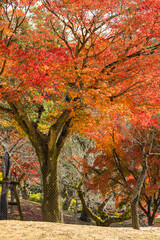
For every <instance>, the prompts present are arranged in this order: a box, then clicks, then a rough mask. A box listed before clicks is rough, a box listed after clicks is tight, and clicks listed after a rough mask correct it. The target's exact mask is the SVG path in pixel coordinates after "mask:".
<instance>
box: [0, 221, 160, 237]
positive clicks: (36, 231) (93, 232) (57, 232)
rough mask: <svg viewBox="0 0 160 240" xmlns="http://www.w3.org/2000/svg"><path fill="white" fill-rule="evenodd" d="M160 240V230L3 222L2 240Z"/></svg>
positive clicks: (0, 231)
mask: <svg viewBox="0 0 160 240" xmlns="http://www.w3.org/2000/svg"><path fill="white" fill-rule="evenodd" d="M23 239H24V240H52V239H53V240H160V228H158V227H157V228H155V227H154V228H142V229H141V230H140V231H138V230H134V229H132V228H111V227H109V228H106V227H96V226H86V225H83V226H82V225H72V224H59V223H46V222H32V221H30V222H22V221H15V220H8V221H1V225H0V240H23Z"/></svg>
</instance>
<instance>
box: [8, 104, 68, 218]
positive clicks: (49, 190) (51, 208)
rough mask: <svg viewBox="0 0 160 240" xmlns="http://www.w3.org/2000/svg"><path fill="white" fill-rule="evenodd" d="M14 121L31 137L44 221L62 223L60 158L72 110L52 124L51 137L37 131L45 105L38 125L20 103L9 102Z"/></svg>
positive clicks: (65, 112)
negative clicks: (35, 155) (39, 178)
mask: <svg viewBox="0 0 160 240" xmlns="http://www.w3.org/2000/svg"><path fill="white" fill-rule="evenodd" d="M8 104H9V105H10V108H11V109H12V113H13V115H14V118H15V120H16V121H17V122H18V123H19V125H20V126H21V128H22V129H23V130H24V131H25V133H26V134H27V135H28V137H29V139H30V141H31V143H32V146H33V147H34V149H35V150H36V153H37V156H38V159H39V163H40V167H41V173H42V180H43V199H42V219H43V221H48V222H62V210H61V202H60V190H59V181H58V156H59V154H60V151H61V149H62V147H63V145H64V143H65V140H66V138H67V136H68V134H69V130H70V122H71V118H70V117H69V116H70V110H67V109H66V110H64V111H63V112H62V113H61V115H60V116H59V117H58V118H57V120H56V122H55V123H54V124H53V125H51V127H50V129H49V132H48V134H44V133H42V132H40V131H39V130H38V124H39V122H40V118H41V115H42V112H43V111H44V108H43V106H41V108H39V115H38V119H37V121H36V122H33V121H31V120H30V118H29V116H28V114H27V112H26V110H25V108H24V106H23V104H22V102H21V101H13V102H9V101H8Z"/></svg>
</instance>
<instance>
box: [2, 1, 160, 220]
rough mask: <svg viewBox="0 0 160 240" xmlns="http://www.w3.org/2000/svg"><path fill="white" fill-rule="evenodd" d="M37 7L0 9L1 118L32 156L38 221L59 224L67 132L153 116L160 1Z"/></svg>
mask: <svg viewBox="0 0 160 240" xmlns="http://www.w3.org/2000/svg"><path fill="white" fill-rule="evenodd" d="M35 4H36V1H32V0H25V1H16V0H10V1H1V5H0V8H1V16H0V19H1V25H0V27H1V30H0V31H1V35H0V38H1V39H0V47H1V48H0V56H1V58H0V64H1V70H0V72H1V78H0V80H1V88H0V95H1V98H2V99H3V101H2V104H1V105H0V110H1V111H3V112H5V113H6V114H10V115H11V116H12V117H14V118H15V120H16V121H17V122H18V124H19V125H20V127H21V128H22V129H23V131H24V132H25V133H26V135H27V136H28V137H29V139H30V141H31V143H32V145H33V147H34V148H35V150H36V153H37V156H38V159H39V163H40V168H41V173H42V178H43V203H42V217H43V220H44V221H55V222H61V221H62V212H61V207H60V191H59V183H58V156H59V154H60V151H61V149H62V147H63V145H64V142H65V140H66V138H67V136H68V135H69V132H70V129H71V128H73V129H76V130H81V123H83V122H84V119H85V122H86V124H88V123H89V122H92V124H93V122H94V119H93V117H94V116H95V115H98V114H99V115H101V117H104V116H103V114H102V112H103V113H105V114H106V116H109V114H110V110H111V109H112V112H114V114H115V116H116V115H117V111H119V112H120V114H124V113H125V110H126V109H128V108H129V106H134V107H135V106H137V105H138V106H139V114H140V116H143V115H145V113H146V111H145V110H146V109H147V111H148V117H150V115H151V114H153V112H155V111H157V106H158V101H159V98H158V94H159V85H158V78H159V74H158V73H159V69H158V63H159V58H158V56H159V55H158V54H159V46H160V44H159V1H158V0H156V1H154V2H153V1H150V0H148V1H147V2H146V1H139V0H136V1H134V2H130V1H127V0H126V1H121V2H120V1H118V0H117V1H110V0H104V1H103V2H102V1H101V2H99V1H96V0H95V1H93V0H88V1H87V2H84V1H83V0H76V1H72V0H69V1H54V0H53V1H50V0H46V1H45V0H43V1H37V5H35ZM31 6H34V8H31ZM30 9H31V11H30V14H28V12H29V10H30ZM43 13H44V15H43ZM42 20H43V21H42ZM135 92H136V96H135ZM148 100H149V101H150V105H151V106H152V109H151V108H149V107H148V106H147V103H148ZM142 109H143V112H142ZM45 110H46V112H47V113H46V112H45ZM137 111H138V110H137ZM105 114H104V115H105ZM37 115H38V116H37ZM105 118H106V117H105ZM144 119H145V121H146V116H145V117H144ZM41 122H43V123H44V125H41V124H40V123H41ZM92 124H91V125H92ZM43 126H44V128H43ZM90 131H91V129H90ZM90 131H88V134H90Z"/></svg>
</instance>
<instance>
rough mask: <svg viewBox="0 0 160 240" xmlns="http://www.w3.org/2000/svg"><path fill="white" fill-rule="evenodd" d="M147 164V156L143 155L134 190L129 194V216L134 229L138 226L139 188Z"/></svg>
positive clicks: (142, 181) (140, 187)
mask: <svg viewBox="0 0 160 240" xmlns="http://www.w3.org/2000/svg"><path fill="white" fill-rule="evenodd" d="M147 169H148V166H147V157H145V159H144V161H143V166H142V170H141V172H140V175H139V177H138V179H137V183H136V186H135V189H134V192H133V194H132V196H131V216H132V227H133V228H134V229H138V230H139V228H140V226H139V214H138V206H139V198H140V193H141V189H142V187H143V183H144V180H145V176H146V172H147Z"/></svg>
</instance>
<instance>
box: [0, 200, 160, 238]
mask: <svg viewBox="0 0 160 240" xmlns="http://www.w3.org/2000/svg"><path fill="white" fill-rule="evenodd" d="M21 208H22V211H23V214H24V220H25V221H19V216H18V213H17V211H15V213H14V214H9V219H10V220H7V221H0V223H1V224H0V240H11V239H12V240H43V239H44V240H160V227H142V228H141V230H139V231H138V230H134V229H133V228H131V227H122V226H124V225H120V226H121V227H114V226H112V227H97V226H93V223H85V222H82V221H80V220H79V219H78V218H77V219H76V221H75V219H74V215H73V213H67V212H65V214H64V222H65V224H60V223H48V222H42V221H41V210H40V204H39V203H34V202H30V201H27V200H21ZM73 223H75V224H73ZM84 224H89V225H84ZM125 226H130V224H128V223H127V224H126V225H125Z"/></svg>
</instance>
